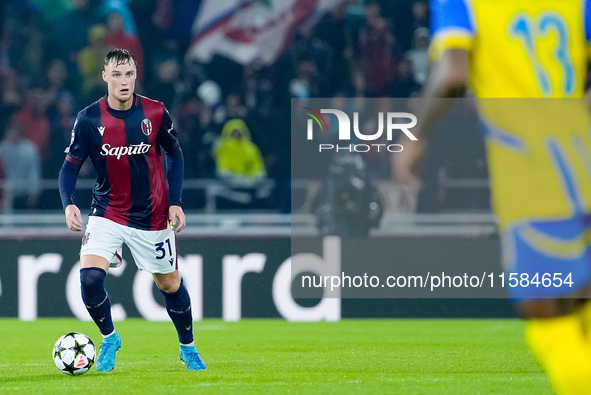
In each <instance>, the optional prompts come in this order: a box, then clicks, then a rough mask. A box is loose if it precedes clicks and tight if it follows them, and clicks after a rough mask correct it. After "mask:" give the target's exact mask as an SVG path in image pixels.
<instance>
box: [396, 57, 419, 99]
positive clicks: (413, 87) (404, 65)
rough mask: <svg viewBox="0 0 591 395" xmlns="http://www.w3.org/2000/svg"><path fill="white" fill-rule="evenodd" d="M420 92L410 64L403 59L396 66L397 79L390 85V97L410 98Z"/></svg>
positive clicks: (407, 60) (408, 60)
mask: <svg viewBox="0 0 591 395" xmlns="http://www.w3.org/2000/svg"><path fill="white" fill-rule="evenodd" d="M420 90H421V85H419V84H418V83H417V81H416V80H415V75H414V71H413V68H412V62H411V61H410V59H408V58H406V59H403V60H402V61H401V62H400V64H399V65H398V77H397V78H396V79H395V80H394V81H392V84H391V85H390V97H411V96H413V95H415V94H417V93H418V92H419V91H420Z"/></svg>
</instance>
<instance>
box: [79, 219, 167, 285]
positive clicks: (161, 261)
mask: <svg viewBox="0 0 591 395" xmlns="http://www.w3.org/2000/svg"><path fill="white" fill-rule="evenodd" d="M123 243H125V244H127V246H128V247H129V250H130V251H131V255H133V259H134V261H135V264H136V265H137V267H138V268H139V269H140V270H145V271H147V272H149V273H158V274H167V273H172V272H174V271H175V270H176V269H177V268H178V262H177V252H176V241H175V234H174V232H173V231H172V227H171V226H170V225H169V226H168V228H166V229H164V230H141V229H135V228H130V227H128V226H125V225H120V224H118V223H116V222H113V221H111V220H109V219H106V218H103V217H94V216H90V217H89V219H88V225H86V232H85V233H84V237H83V238H82V247H81V248H80V256H81V257H82V256H84V255H98V256H100V257H103V258H105V259H106V260H107V261H109V267H119V266H121V263H122V247H123Z"/></svg>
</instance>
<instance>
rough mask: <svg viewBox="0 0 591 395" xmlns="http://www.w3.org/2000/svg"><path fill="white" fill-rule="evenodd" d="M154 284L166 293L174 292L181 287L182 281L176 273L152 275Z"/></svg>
mask: <svg viewBox="0 0 591 395" xmlns="http://www.w3.org/2000/svg"><path fill="white" fill-rule="evenodd" d="M154 282H155V283H156V286H157V287H158V288H159V289H160V290H161V291H164V292H166V293H169V294H170V293H175V292H176V291H178V290H179V288H180V287H181V284H182V281H181V278H180V276H178V275H154Z"/></svg>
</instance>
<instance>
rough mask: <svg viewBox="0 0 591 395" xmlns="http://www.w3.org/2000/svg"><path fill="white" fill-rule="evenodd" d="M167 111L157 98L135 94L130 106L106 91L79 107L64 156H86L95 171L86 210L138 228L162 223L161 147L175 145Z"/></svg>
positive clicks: (164, 206)
mask: <svg viewBox="0 0 591 395" xmlns="http://www.w3.org/2000/svg"><path fill="white" fill-rule="evenodd" d="M178 144H179V143H178V139H177V134H176V131H175V129H174V126H173V123H172V119H171V118H170V114H169V113H168V111H167V110H166V108H165V107H164V105H163V104H162V103H161V102H158V101H155V100H151V99H148V98H146V97H143V96H140V95H134V100H133V105H132V107H131V108H130V109H129V110H125V111H119V110H114V109H112V108H110V107H109V105H108V103H107V100H106V97H103V98H101V99H100V100H98V101H96V102H94V103H93V104H91V105H90V106H88V107H86V108H85V109H84V110H82V111H80V112H79V113H78V117H77V118H76V122H75V123H74V128H73V130H72V140H71V142H70V146H69V148H68V149H67V150H66V152H67V156H66V160H67V161H69V162H72V163H73V164H75V165H77V166H81V165H82V163H83V162H84V161H85V160H86V159H87V158H88V157H90V160H91V161H92V164H93V165H94V168H95V169H96V172H97V180H96V184H95V186H94V190H93V199H92V206H91V213H90V215H94V216H99V217H104V218H107V219H110V220H112V221H114V222H116V223H118V224H122V225H125V226H129V227H132V228H136V229H142V230H162V229H166V227H167V221H168V193H167V190H166V182H165V173H164V165H163V161H162V153H161V148H160V147H162V148H163V149H164V150H165V151H166V152H171V151H173V150H174V149H176V148H177V147H178Z"/></svg>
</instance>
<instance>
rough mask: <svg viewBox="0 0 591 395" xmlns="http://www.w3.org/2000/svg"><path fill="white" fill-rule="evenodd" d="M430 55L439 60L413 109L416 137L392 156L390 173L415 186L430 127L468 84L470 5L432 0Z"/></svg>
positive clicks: (472, 33)
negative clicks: (417, 103) (418, 102)
mask: <svg viewBox="0 0 591 395" xmlns="http://www.w3.org/2000/svg"><path fill="white" fill-rule="evenodd" d="M431 8H432V15H431V17H432V18H431V28H432V31H433V34H434V35H433V42H432V43H431V49H430V52H431V56H432V57H433V58H435V59H438V61H437V63H435V64H434V66H433V68H432V70H431V73H430V75H429V78H428V80H427V84H426V86H425V88H424V89H423V92H422V95H421V99H420V104H419V106H417V107H418V108H416V109H415V110H414V113H415V115H416V117H417V126H416V127H415V128H414V129H413V133H415V136H416V137H417V140H416V141H412V142H410V143H408V144H405V145H404V150H403V151H402V152H400V153H397V154H396V155H393V157H392V162H391V165H392V173H393V174H394V175H395V176H396V178H397V179H398V181H399V182H400V183H402V184H406V185H412V186H418V185H419V183H420V182H419V179H418V178H417V176H416V175H415V168H416V167H417V165H418V164H419V163H420V162H421V160H422V158H423V156H424V153H425V144H426V138H427V135H428V134H429V132H430V131H431V130H432V126H433V124H434V123H435V122H436V121H437V120H438V119H440V118H441V117H442V116H443V114H444V113H445V112H446V111H447V110H448V108H449V107H450V105H451V101H450V100H442V99H443V98H450V97H457V96H461V95H462V93H463V92H464V90H465V89H466V85H467V81H468V63H469V53H470V50H471V48H472V45H473V40H474V36H475V26H474V22H473V20H472V17H471V11H470V9H469V4H468V3H467V2H465V1H463V0H432V1H431Z"/></svg>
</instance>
